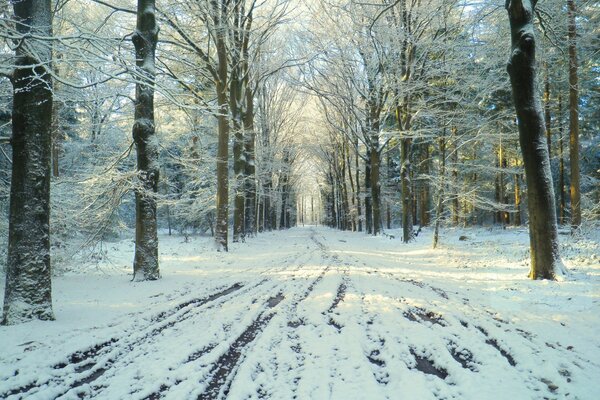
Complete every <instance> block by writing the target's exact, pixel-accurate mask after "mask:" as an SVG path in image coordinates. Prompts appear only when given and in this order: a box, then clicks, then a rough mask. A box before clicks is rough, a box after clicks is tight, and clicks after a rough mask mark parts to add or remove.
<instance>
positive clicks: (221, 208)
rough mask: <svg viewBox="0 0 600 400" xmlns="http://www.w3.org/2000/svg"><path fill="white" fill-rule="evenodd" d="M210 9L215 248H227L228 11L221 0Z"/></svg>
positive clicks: (214, 0)
mask: <svg viewBox="0 0 600 400" xmlns="http://www.w3.org/2000/svg"><path fill="white" fill-rule="evenodd" d="M211 3H212V12H213V21H214V27H215V29H216V33H215V42H216V43H215V46H216V50H217V59H218V68H217V79H216V82H215V86H216V89H217V104H218V106H219V111H218V112H219V115H218V117H217V119H218V132H219V138H218V143H217V220H216V226H215V241H216V244H217V250H219V251H227V250H228V233H229V227H228V224H229V175H228V174H229V109H228V107H227V100H228V99H227V70H228V68H227V44H226V40H227V38H226V35H227V33H226V30H225V23H224V21H223V18H225V17H226V14H227V12H226V11H227V10H226V5H225V2H224V0H212V2H211Z"/></svg>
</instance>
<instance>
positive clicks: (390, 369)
mask: <svg viewBox="0 0 600 400" xmlns="http://www.w3.org/2000/svg"><path fill="white" fill-rule="evenodd" d="M392 234H394V232H392ZM460 236H466V237H467V239H466V240H459V237H460ZM398 237H399V234H398V235H396V238H395V239H390V238H387V237H377V238H373V237H368V236H365V235H364V234H360V233H350V232H338V231H334V230H329V229H326V228H321V227H306V228H295V229H292V230H290V231H284V232H274V233H265V234H261V235H259V236H258V237H257V238H252V239H250V240H249V241H248V242H247V243H244V244H234V245H233V246H232V248H231V251H230V252H229V253H217V252H215V251H214V250H213V246H212V242H211V240H210V239H209V238H192V239H191V240H190V241H189V242H184V240H183V238H182V237H168V236H164V237H161V270H162V274H163V278H162V279H161V280H159V281H156V282H146V283H136V282H130V281H129V276H130V275H129V274H130V272H131V267H130V265H131V259H132V256H133V243H132V242H131V240H126V241H122V242H118V243H113V244H109V246H108V248H107V249H108V253H107V258H105V259H104V260H102V261H101V262H100V263H99V264H98V265H94V266H87V265H85V264H78V265H73V266H72V268H70V269H71V270H73V271H74V272H69V273H66V274H64V275H62V276H59V277H57V278H55V280H54V284H53V285H54V292H53V296H54V309H55V314H56V318H57V320H56V321H55V322H31V323H27V324H23V325H19V326H11V327H4V326H3V327H0V398H3V399H4V398H7V399H17V398H26V399H54V398H64V399H70V398H78V397H80V398H91V397H93V398H98V399H111V400H113V399H158V398H167V399H195V398H198V399H218V398H225V397H226V398H228V399H258V398H267V399H293V398H296V399H343V400H347V399H369V400H371V399H510V400H516V399H543V398H549V399H554V398H569V399H598V398H600V335H598V332H599V330H600V260H599V259H598V255H600V241H599V237H600V235H598V234H597V232H596V233H595V234H588V235H583V236H580V237H577V238H575V239H571V238H570V236H567V235H561V239H562V240H563V241H564V242H565V243H564V244H563V246H562V247H563V249H562V251H563V255H564V261H565V264H566V265H567V266H568V267H569V268H570V269H571V270H572V271H573V275H572V277H571V279H569V280H567V281H563V282H547V281H537V282H532V281H529V280H528V279H527V278H526V275H527V272H528V268H527V266H526V264H527V261H528V260H527V247H528V236H527V232H526V231H525V230H499V229H497V230H485V229H478V230H471V229H469V230H448V231H445V232H444V233H443V243H442V247H441V248H440V249H438V250H431V248H430V247H431V233H430V232H429V231H427V230H426V231H424V232H422V233H421V234H420V235H419V236H418V238H417V240H416V241H415V242H414V243H410V244H408V245H404V244H401V243H400V241H399V240H398V239H397V238H398ZM0 290H1V291H3V290H4V288H3V287H2V286H0Z"/></svg>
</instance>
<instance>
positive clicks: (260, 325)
mask: <svg viewBox="0 0 600 400" xmlns="http://www.w3.org/2000/svg"><path fill="white" fill-rule="evenodd" d="M313 233H314V232H313ZM310 239H311V240H312V241H313V242H314V243H315V244H316V245H317V248H319V249H321V246H319V245H320V243H319V242H318V241H317V240H316V238H314V235H313V234H311V236H310ZM314 252H315V250H314V249H313V250H311V251H309V252H308V253H306V252H304V253H300V254H299V255H297V256H296V257H289V258H287V260H290V259H294V260H295V261H298V260H300V259H301V258H302V257H303V256H304V257H305V256H308V257H307V259H306V260H305V261H301V262H300V263H297V264H296V265H295V266H293V267H292V268H290V266H289V265H286V266H283V267H279V268H277V267H273V268H269V269H267V270H263V271H261V275H264V274H267V273H273V272H286V273H290V274H295V273H297V272H302V270H303V268H305V267H306V265H307V264H308V262H309V261H310V260H311V259H312V257H313V253H314ZM328 270H329V266H327V267H326V268H324V270H323V271H321V272H320V273H319V275H318V276H317V278H315V279H314V280H313V281H312V282H311V284H310V285H309V286H308V288H306V290H305V291H304V292H303V293H302V294H300V295H299V298H298V299H295V300H294V302H293V304H292V307H293V306H294V305H296V306H297V303H298V302H299V301H302V300H304V299H306V298H307V297H308V296H309V294H310V292H312V290H313V289H314V287H315V286H316V285H317V284H318V283H319V282H320V281H321V280H322V279H323V276H324V275H325V274H326V272H327V271H328ZM295 279H296V277H295V276H292V278H291V279H290V281H294V280H295ZM288 284H289V283H288ZM283 286H285V285H283ZM278 288H279V290H280V292H279V294H277V295H274V296H272V297H271V298H269V300H268V301H267V303H266V304H267V309H270V308H273V307H275V306H276V305H278V304H279V302H281V301H282V300H283V295H282V292H283V291H282V290H281V286H279V287H278ZM286 289H287V288H286ZM289 292H290V290H289V289H288V290H286V291H285V293H289ZM297 297H298V295H297ZM264 312H265V311H263V312H261V314H259V316H258V317H257V318H256V319H254V320H253V321H252V322H251V323H250V324H249V325H248V326H247V327H246V328H245V330H244V331H243V332H242V333H241V334H240V335H239V336H238V337H237V339H235V340H234V342H233V343H232V344H231V345H230V347H229V348H228V350H226V352H225V353H224V354H223V355H221V356H220V358H219V359H218V360H217V361H216V362H215V363H213V364H211V365H210V366H209V369H210V372H209V375H211V374H212V376H213V378H212V380H211V383H209V387H208V388H207V389H206V390H205V392H203V394H201V395H200V397H199V398H214V397H211V396H218V393H219V392H221V391H228V390H229V385H230V384H231V381H232V380H233V378H234V377H235V373H234V371H233V370H234V369H235V370H237V368H238V367H239V365H238V364H239V363H241V362H243V358H242V357H241V354H242V350H243V348H244V347H246V346H248V345H250V344H251V343H252V342H253V341H254V340H255V339H256V337H257V336H259V334H260V333H261V332H262V331H263V330H264V328H266V326H267V325H268V323H269V322H270V320H271V319H272V318H273V317H274V316H275V315H276V314H277V312H274V313H270V314H268V315H267V317H264V316H263V314H264ZM216 347H217V344H216V343H209V344H208V345H206V346H205V347H203V348H202V349H200V350H198V351H196V352H194V353H192V354H190V355H189V356H188V358H187V360H186V361H185V362H186V363H191V362H196V361H198V360H199V359H201V358H202V357H204V356H207V355H209V354H211V353H212V352H213V351H214V350H215V348H216ZM240 359H241V360H240ZM225 371H230V374H231V375H227V376H225ZM217 382H220V384H222V383H223V382H229V383H227V385H226V386H219V385H218V384H217ZM181 383H182V381H181V380H176V381H175V383H174V384H167V383H163V384H161V386H160V387H159V390H157V391H155V392H153V393H151V394H150V395H148V396H146V397H145V398H144V399H145V400H146V399H148V400H154V399H160V398H162V397H164V396H165V395H167V393H168V392H169V390H171V389H172V388H173V387H174V386H177V385H179V384H181ZM202 396H204V397H202Z"/></svg>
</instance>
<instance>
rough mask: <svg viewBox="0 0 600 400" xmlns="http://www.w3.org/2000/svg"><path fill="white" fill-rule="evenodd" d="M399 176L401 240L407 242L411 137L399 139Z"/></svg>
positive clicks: (410, 235) (410, 227)
mask: <svg viewBox="0 0 600 400" xmlns="http://www.w3.org/2000/svg"><path fill="white" fill-rule="evenodd" d="M400 146H401V150H400V164H401V167H400V168H401V169H400V177H401V181H402V194H401V195H402V241H403V242H404V243H408V242H410V241H411V240H412V239H413V224H412V222H413V217H412V191H411V182H410V147H411V139H408V138H403V139H400Z"/></svg>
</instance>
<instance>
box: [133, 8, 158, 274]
mask: <svg viewBox="0 0 600 400" xmlns="http://www.w3.org/2000/svg"><path fill="white" fill-rule="evenodd" d="M132 40H133V44H134V46H135V57H136V75H138V76H137V77H136V78H137V84H136V86H135V116H134V123H133V140H134V142H135V146H136V150H137V168H138V178H139V180H140V183H139V187H138V188H137V189H136V192H135V258H134V261H133V279H134V280H136V281H145V280H155V279H158V278H159V277H160V271H159V267H158V234H157V222H156V221H157V220H156V194H157V193H158V177H159V166H158V143H157V140H156V137H155V133H156V132H155V127H154V79H155V74H156V73H155V69H154V57H155V52H156V43H157V41H158V26H157V25H156V17H155V3H154V0H138V10H137V26H136V31H135V33H134V34H133V37H132Z"/></svg>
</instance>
